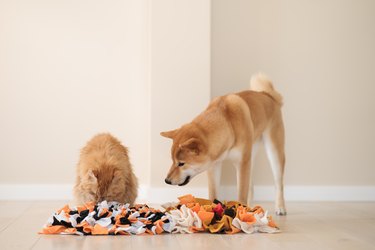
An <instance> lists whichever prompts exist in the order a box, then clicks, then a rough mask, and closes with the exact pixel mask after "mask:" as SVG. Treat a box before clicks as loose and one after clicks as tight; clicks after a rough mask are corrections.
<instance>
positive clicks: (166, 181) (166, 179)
mask: <svg viewBox="0 0 375 250" xmlns="http://www.w3.org/2000/svg"><path fill="white" fill-rule="evenodd" d="M164 181H165V183H167V184H169V185H170V184H172V182H171V181H170V180H168V178H165V180H164Z"/></svg>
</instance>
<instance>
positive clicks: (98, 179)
mask: <svg viewBox="0 0 375 250" xmlns="http://www.w3.org/2000/svg"><path fill="white" fill-rule="evenodd" d="M82 184H83V186H84V187H83V189H84V193H85V196H86V197H85V200H86V201H94V202H100V201H103V200H107V201H118V199H119V196H120V195H121V193H123V192H124V189H125V180H124V176H123V174H122V173H121V171H119V170H115V169H112V168H105V167H104V168H102V169H101V170H91V169H90V170H88V172H87V174H86V175H85V176H84V177H83V179H82Z"/></svg>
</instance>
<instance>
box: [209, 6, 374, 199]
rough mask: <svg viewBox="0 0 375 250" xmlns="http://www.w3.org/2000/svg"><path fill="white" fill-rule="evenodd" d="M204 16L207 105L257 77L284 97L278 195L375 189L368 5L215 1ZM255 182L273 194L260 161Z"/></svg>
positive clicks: (261, 159) (228, 174) (230, 180)
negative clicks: (208, 53) (295, 189)
mask: <svg viewBox="0 0 375 250" xmlns="http://www.w3.org/2000/svg"><path fill="white" fill-rule="evenodd" d="M212 14H213V18H212V92H211V93H212V95H213V96H217V95H222V94H225V93H228V92H235V91H239V90H242V89H246V88H248V86H249V84H248V82H249V78H250V75H251V74H253V73H254V72H258V71H263V72H265V73H267V74H268V75H269V76H270V77H271V78H272V79H273V80H274V84H275V87H276V88H277V89H278V90H279V91H280V92H281V93H282V94H283V95H284V98H285V105H284V110H283V113H284V118H285V124H286V125H285V126H286V159H287V160H286V180H285V183H286V185H287V186H290V185H302V186H311V185H312V186H374V185H375V168H374V166H375V160H374V159H375V158H374V157H373V153H374V148H375V133H374V132H373V129H374V127H375V98H374V94H375V75H374V70H375V29H374V24H375V2H374V1H371V0H361V1H354V0H348V1H340V0H329V1H307V0H303V1H300V0H288V1H279V0H272V1H258V0H251V1H248V0H234V1H225V0H215V1H213V2H212ZM254 172H255V173H254V177H255V178H254V179H255V184H256V185H272V184H273V181H272V174H271V171H270V168H269V167H268V162H267V161H266V158H265V156H264V153H262V152H260V155H259V157H258V159H257V162H256V166H255V170H254ZM224 176H225V178H223V182H224V183H225V184H226V185H231V184H233V183H234V182H235V176H234V174H233V172H231V171H227V172H226V174H224ZM372 190H374V189H372ZM321 193H322V194H323V195H324V192H321ZM372 196H373V197H375V193H372Z"/></svg>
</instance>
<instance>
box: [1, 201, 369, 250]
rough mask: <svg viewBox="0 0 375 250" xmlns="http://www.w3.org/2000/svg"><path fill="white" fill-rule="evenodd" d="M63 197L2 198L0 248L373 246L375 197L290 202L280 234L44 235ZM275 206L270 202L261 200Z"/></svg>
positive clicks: (303, 249)
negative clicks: (47, 198) (339, 200)
mask: <svg viewBox="0 0 375 250" xmlns="http://www.w3.org/2000/svg"><path fill="white" fill-rule="evenodd" d="M64 204H65V202H64V201H40V202H38V201H0V249H1V250H6V249H90V250H93V249H134V250H143V249H173V250H181V249H189V250H195V249H197V250H198V249H202V250H203V249H204V250H209V249H215V250H219V249H233V250H237V249H254V250H262V249H288V250H292V249H301V250H308V249H314V250H316V249H340V250H345V249H356V250H357V249H375V202H367V203H366V202H341V203H339V202H288V203H287V208H288V215H287V216H284V217H277V216H274V217H275V221H276V222H277V224H278V225H279V227H280V228H281V230H282V232H281V233H279V234H260V233H257V234H251V235H247V234H243V233H241V234H235V235H211V234H208V233H200V234H192V235H186V234H184V235H181V234H178V235H177V234H176V235H169V234H165V235H156V236H72V235H40V234H38V231H39V230H40V229H41V228H42V226H43V224H44V223H45V222H46V220H47V218H48V217H49V216H50V214H51V213H52V212H54V211H55V210H57V209H58V208H60V207H62V206H63V205H64ZM258 204H260V205H261V206H263V207H264V208H265V209H268V210H269V211H272V212H273V204H272V203H270V202H258Z"/></svg>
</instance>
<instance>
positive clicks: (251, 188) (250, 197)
mask: <svg viewBox="0 0 375 250" xmlns="http://www.w3.org/2000/svg"><path fill="white" fill-rule="evenodd" d="M260 143H261V139H258V140H257V141H256V142H255V143H254V144H253V146H252V151H251V162H250V177H249V194H248V198H247V204H248V205H251V202H252V201H253V198H254V183H253V177H252V175H251V172H252V169H253V168H254V161H255V156H256V155H257V153H258V148H259V144H260Z"/></svg>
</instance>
